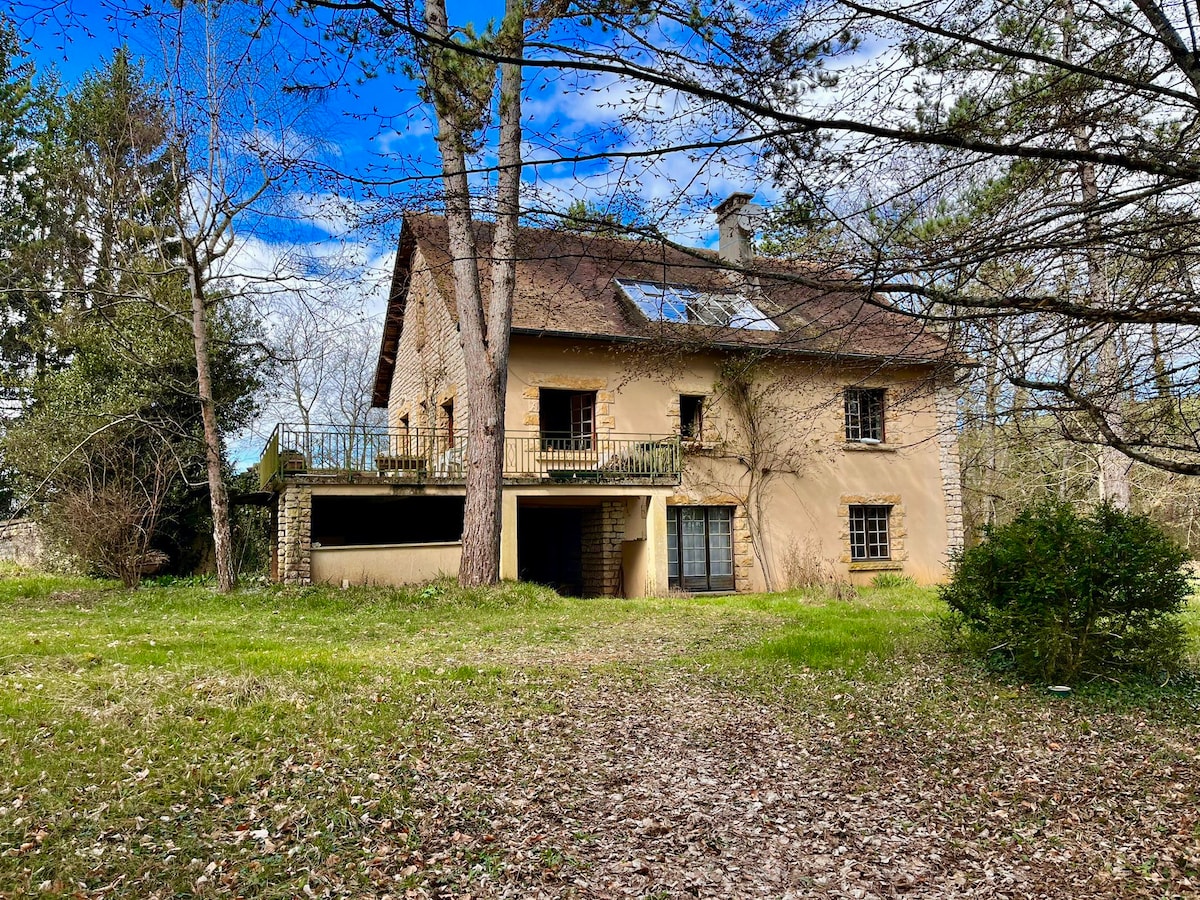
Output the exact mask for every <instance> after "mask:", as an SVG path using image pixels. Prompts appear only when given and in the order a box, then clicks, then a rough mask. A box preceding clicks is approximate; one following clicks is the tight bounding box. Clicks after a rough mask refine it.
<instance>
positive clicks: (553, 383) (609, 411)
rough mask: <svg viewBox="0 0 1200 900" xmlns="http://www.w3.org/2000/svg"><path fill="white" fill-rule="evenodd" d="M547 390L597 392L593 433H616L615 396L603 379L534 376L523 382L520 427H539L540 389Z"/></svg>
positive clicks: (535, 428)
mask: <svg viewBox="0 0 1200 900" xmlns="http://www.w3.org/2000/svg"><path fill="white" fill-rule="evenodd" d="M542 388H549V389H550V390H556V391H595V392H596V412H595V415H596V423H595V428H596V434H597V436H599V435H604V434H612V433H613V432H614V431H616V427H617V422H616V418H615V417H614V416H613V405H614V403H615V400H616V397H615V395H614V393H613V391H611V390H609V389H608V379H606V378H575V377H572V376H564V375H534V376H530V377H529V378H528V379H526V384H525V387H524V389H523V390H522V391H521V397H522V399H524V400H525V417H524V419H523V422H522V424H523V425H524V426H525V427H526V428H529V429H533V430H540V428H541V424H542V421H541V389H542Z"/></svg>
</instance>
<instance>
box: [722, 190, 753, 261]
mask: <svg viewBox="0 0 1200 900" xmlns="http://www.w3.org/2000/svg"><path fill="white" fill-rule="evenodd" d="M753 198H754V195H753V194H747V193H745V192H744V191H738V192H736V193H733V194H730V195H729V196H728V197H726V198H725V199H724V200H722V201H721V202H720V203H718V204H717V205H716V206H714V207H713V212H715V213H716V214H717V234H718V236H719V242H718V245H717V252H718V253H720V255H721V259H722V260H724V261H725V262H727V263H730V264H731V265H735V266H748V265H750V261H751V259H752V258H753V257H754V251H753V248H752V247H751V246H750V239H751V238H752V237H753V236H754V232H753V230H752V229H748V228H746V227H745V226H746V222H745V219H744V218H741V219H739V217H740V216H741V213H742V211H743V210H744V209H745V208H746V206H747V205H749V206H750V208H751V209H752V210H753V211H755V212H757V211H759V208H758V206H757V205H755V204H753V203H750V201H751V200H752V199H753ZM746 211H747V212H749V211H750V210H746Z"/></svg>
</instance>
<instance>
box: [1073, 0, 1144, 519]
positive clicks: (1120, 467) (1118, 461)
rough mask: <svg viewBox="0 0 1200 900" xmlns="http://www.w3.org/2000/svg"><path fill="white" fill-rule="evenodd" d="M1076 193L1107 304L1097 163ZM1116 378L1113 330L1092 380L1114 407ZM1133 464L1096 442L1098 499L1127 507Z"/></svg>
mask: <svg viewBox="0 0 1200 900" xmlns="http://www.w3.org/2000/svg"><path fill="white" fill-rule="evenodd" d="M1063 3H1064V5H1063V11H1064V15H1063V25H1064V35H1065V40H1064V47H1063V50H1064V55H1065V57H1066V58H1067V59H1068V60H1073V58H1074V56H1075V52H1074V50H1075V47H1074V37H1073V35H1074V22H1075V7H1074V2H1073V0H1063ZM1072 139H1073V141H1074V144H1075V149H1076V150H1078V151H1079V152H1080V153H1088V152H1091V150H1092V142H1091V136H1090V135H1089V134H1088V132H1087V129H1086V128H1085V127H1084V126H1082V125H1079V126H1076V127H1075V128H1074V129H1073V131H1072ZM1079 192H1080V203H1081V207H1082V209H1083V215H1084V220H1083V221H1084V224H1083V230H1084V238H1085V240H1084V257H1085V262H1086V265H1087V289H1088V300H1089V302H1090V303H1091V304H1092V306H1093V307H1095V308H1097V309H1099V308H1104V307H1107V306H1110V305H1111V301H1112V297H1111V296H1110V294H1111V290H1110V286H1109V283H1108V274H1107V273H1106V272H1105V267H1104V249H1103V240H1104V231H1103V227H1104V226H1103V223H1102V222H1101V221H1100V218H1099V206H1100V188H1099V185H1098V184H1097V181H1096V166H1095V164H1094V163H1091V162H1081V163H1079ZM1119 378H1120V376H1119V372H1118V360H1117V346H1116V333H1115V331H1114V333H1113V334H1112V335H1110V336H1109V338H1108V339H1107V340H1106V341H1105V342H1104V343H1103V345H1102V346H1101V347H1100V353H1099V358H1098V359H1097V362H1096V380H1097V382H1098V383H1099V385H1100V389H1101V391H1106V392H1107V394H1108V397H1107V399H1106V401H1105V403H1104V405H1105V406H1108V405H1109V404H1112V405H1113V406H1116V407H1117V409H1118V410H1119V408H1120V400H1121V397H1120V391H1119V389H1118V385H1119ZM1101 414H1102V415H1104V416H1106V417H1109V416H1110V415H1114V414H1113V412H1112V410H1110V409H1103V410H1101ZM1114 417H1115V418H1116V419H1117V421H1111V420H1110V423H1109V424H1110V427H1111V428H1112V429H1113V431H1115V432H1116V433H1117V434H1118V435H1119V434H1120V433H1121V431H1122V428H1121V423H1120V421H1119V419H1120V413H1119V411H1118V412H1116V413H1115V415H1114ZM1102 440H1103V437H1102ZM1131 465H1132V463H1131V460H1130V459H1129V457H1128V456H1126V455H1125V454H1124V453H1122V452H1121V451H1120V450H1118V449H1117V448H1116V447H1113V446H1111V445H1107V444H1102V445H1101V446H1100V453H1099V459H1098V468H1099V475H1100V491H1099V494H1100V499H1101V500H1105V501H1107V502H1109V503H1111V504H1112V505H1113V506H1115V507H1117V508H1118V509H1129V505H1130V490H1129V469H1130V466H1131Z"/></svg>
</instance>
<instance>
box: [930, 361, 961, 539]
mask: <svg viewBox="0 0 1200 900" xmlns="http://www.w3.org/2000/svg"><path fill="white" fill-rule="evenodd" d="M957 400H958V392H957V391H956V390H955V387H954V384H953V382H951V381H950V380H949V379H945V380H943V381H942V382H941V383H940V384H938V386H937V398H936V403H937V442H938V464H939V465H940V467H941V470H942V497H943V499H944V500H945V504H946V550H947V552H954V551H956V550H961V549H962V546H963V510H962V470H961V467H960V464H959V456H958V402H957Z"/></svg>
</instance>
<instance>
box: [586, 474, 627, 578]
mask: <svg viewBox="0 0 1200 900" xmlns="http://www.w3.org/2000/svg"><path fill="white" fill-rule="evenodd" d="M625 511H626V504H625V498H623V497H621V498H618V499H615V500H605V501H604V502H603V503H601V504H600V505H599V506H597V507H595V508H593V509H589V510H587V512H585V513H584V516H583V541H582V544H583V593H584V594H585V595H587V596H589V597H616V596H619V595H620V593H621V589H622V585H621V558H622V553H621V543H622V541H624V539H625Z"/></svg>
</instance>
